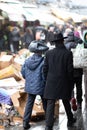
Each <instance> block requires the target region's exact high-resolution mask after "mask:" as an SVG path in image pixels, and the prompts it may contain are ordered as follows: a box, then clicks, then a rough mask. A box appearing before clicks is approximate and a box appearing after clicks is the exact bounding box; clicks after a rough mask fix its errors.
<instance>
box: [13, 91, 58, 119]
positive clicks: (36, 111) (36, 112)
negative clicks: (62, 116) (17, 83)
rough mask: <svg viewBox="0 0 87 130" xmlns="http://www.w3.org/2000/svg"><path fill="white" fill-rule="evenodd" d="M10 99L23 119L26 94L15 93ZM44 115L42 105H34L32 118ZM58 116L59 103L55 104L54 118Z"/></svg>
mask: <svg viewBox="0 0 87 130" xmlns="http://www.w3.org/2000/svg"><path fill="white" fill-rule="evenodd" d="M11 99H12V102H13V105H14V107H15V108H16V109H17V111H18V112H19V114H20V116H21V117H23V116H24V111H25V105H26V100H27V94H26V93H25V92H24V91H17V92H16V93H14V94H13V95H11ZM44 114H45V112H44V110H43V106H42V103H41V104H39V105H38V104H36V103H34V106H33V111H32V117H34V116H40V115H44ZM58 116H59V102H58V101H57V102H56V104H55V117H58Z"/></svg>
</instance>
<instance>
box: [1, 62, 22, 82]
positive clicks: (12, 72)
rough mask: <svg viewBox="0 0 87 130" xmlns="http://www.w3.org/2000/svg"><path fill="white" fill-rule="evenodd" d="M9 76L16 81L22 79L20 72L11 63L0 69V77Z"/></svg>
mask: <svg viewBox="0 0 87 130" xmlns="http://www.w3.org/2000/svg"><path fill="white" fill-rule="evenodd" d="M10 77H14V78H15V79H16V80H17V81H19V80H21V79H22V75H21V73H20V72H19V71H18V70H17V69H16V68H15V67H14V65H12V64H11V65H10V66H8V67H6V68H4V69H2V70H0V79H5V78H10Z"/></svg>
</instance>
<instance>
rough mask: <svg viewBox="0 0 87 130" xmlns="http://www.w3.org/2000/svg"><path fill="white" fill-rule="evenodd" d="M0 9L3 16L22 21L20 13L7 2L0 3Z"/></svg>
mask: <svg viewBox="0 0 87 130" xmlns="http://www.w3.org/2000/svg"><path fill="white" fill-rule="evenodd" d="M0 10H2V15H3V17H8V18H9V20H10V21H23V17H22V14H21V13H20V12H17V11H16V10H15V9H14V8H12V7H11V6H10V5H8V4H5V3H0Z"/></svg>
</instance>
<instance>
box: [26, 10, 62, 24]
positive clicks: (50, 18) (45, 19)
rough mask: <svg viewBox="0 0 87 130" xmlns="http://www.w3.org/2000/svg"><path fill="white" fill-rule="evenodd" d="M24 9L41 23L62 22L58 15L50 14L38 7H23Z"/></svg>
mask: <svg viewBox="0 0 87 130" xmlns="http://www.w3.org/2000/svg"><path fill="white" fill-rule="evenodd" d="M24 9H25V11H26V12H27V13H28V14H30V15H31V16H32V17H33V19H34V20H36V19H39V20H40V21H41V23H53V22H56V23H58V24H64V22H63V20H60V19H59V18H58V17H56V16H54V15H52V14H51V13H50V12H45V11H42V10H41V9H38V8H24Z"/></svg>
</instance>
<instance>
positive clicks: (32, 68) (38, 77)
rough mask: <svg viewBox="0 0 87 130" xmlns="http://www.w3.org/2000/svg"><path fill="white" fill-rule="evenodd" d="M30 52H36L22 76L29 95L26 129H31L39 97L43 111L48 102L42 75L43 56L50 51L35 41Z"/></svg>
mask: <svg viewBox="0 0 87 130" xmlns="http://www.w3.org/2000/svg"><path fill="white" fill-rule="evenodd" d="M29 50H30V51H31V52H34V54H33V55H32V56H30V57H29V58H28V59H27V60H26V61H25V63H24V65H23V66H22V69H21V73H22V76H23V78H24V79H25V92H26V93H27V94H28V99H27V103H26V107H25V113H24V118H23V127H24V129H28V128H30V124H29V122H30V119H31V114H32V109H33V105H34V101H35V98H36V96H37V95H40V96H41V99H42V103H43V109H44V110H45V111H46V102H45V101H44V99H43V93H44V87H45V84H44V78H43V74H42V70H43V64H44V57H43V56H42V54H43V52H45V51H46V50H48V47H47V46H46V45H45V44H44V43H41V41H33V42H31V43H30V45H29Z"/></svg>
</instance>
